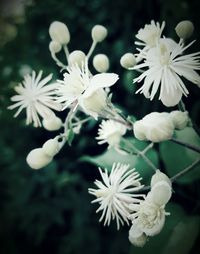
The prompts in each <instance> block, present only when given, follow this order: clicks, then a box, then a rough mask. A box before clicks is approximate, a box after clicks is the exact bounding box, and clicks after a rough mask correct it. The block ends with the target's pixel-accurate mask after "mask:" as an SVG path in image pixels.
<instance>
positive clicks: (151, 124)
mask: <svg viewBox="0 0 200 254" xmlns="http://www.w3.org/2000/svg"><path fill="white" fill-rule="evenodd" d="M133 131H134V135H135V137H136V138H137V139H139V140H149V141H152V142H161V141H165V140H168V139H170V138H171V137H172V135H173V133H174V124H173V121H172V119H171V118H170V117H169V114H168V113H165V112H163V113H158V112H152V113H150V114H148V115H146V116H145V117H143V118H142V119H141V120H139V121H136V122H135V123H134V125H133Z"/></svg>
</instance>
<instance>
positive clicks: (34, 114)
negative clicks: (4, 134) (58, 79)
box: [8, 71, 61, 127]
mask: <svg viewBox="0 0 200 254" xmlns="http://www.w3.org/2000/svg"><path fill="white" fill-rule="evenodd" d="M41 77H42V71H40V72H39V74H38V75H37V76H36V73H35V71H33V72H32V74H31V75H30V74H27V75H26V76H25V77H24V80H23V82H22V83H20V84H19V85H18V86H16V87H15V91H16V92H17V93H18V95H14V96H13V97H11V101H13V102H15V103H14V104H13V105H11V106H9V107H8V109H15V108H18V110H17V112H16V113H15V115H14V117H17V116H18V115H19V114H20V112H21V111H22V110H23V109H25V110H26V124H30V123H32V122H33V124H34V126H35V127H38V126H41V121H40V118H39V116H41V117H42V118H43V119H50V118H51V117H54V116H55V114H54V112H53V111H52V110H51V109H54V110H57V111H59V110H61V105H60V104H59V103H58V102H56V101H55V99H54V98H55V97H54V95H55V88H56V86H55V84H49V85H47V83H48V82H49V81H50V80H51V79H52V74H50V75H48V76H47V77H45V78H44V79H41Z"/></svg>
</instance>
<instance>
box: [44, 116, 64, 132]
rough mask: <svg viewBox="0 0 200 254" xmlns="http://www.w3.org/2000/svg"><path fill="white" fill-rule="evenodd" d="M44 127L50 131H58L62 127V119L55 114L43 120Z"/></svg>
mask: <svg viewBox="0 0 200 254" xmlns="http://www.w3.org/2000/svg"><path fill="white" fill-rule="evenodd" d="M42 124H43V126H44V128H45V129H46V130H48V131H56V130H59V129H60V128H61V127H62V124H63V123H62V121H61V119H60V118H59V117H57V116H54V117H51V118H47V119H44V120H43V122H42Z"/></svg>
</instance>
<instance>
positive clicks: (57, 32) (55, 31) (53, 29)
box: [49, 21, 70, 45]
mask: <svg viewBox="0 0 200 254" xmlns="http://www.w3.org/2000/svg"><path fill="white" fill-rule="evenodd" d="M49 35H50V37H51V39H52V41H56V42H58V43H60V44H61V45H65V44H68V43H69V41H70V34H69V30H68V28H67V26H66V25H65V24H64V23H62V22H60V21H54V22H52V23H51V25H50V27H49Z"/></svg>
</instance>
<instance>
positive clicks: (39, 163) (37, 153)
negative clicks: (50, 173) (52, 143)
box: [26, 148, 53, 169]
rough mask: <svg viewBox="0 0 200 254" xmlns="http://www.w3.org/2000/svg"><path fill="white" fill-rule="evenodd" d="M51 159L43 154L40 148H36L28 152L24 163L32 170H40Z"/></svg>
mask: <svg viewBox="0 0 200 254" xmlns="http://www.w3.org/2000/svg"><path fill="white" fill-rule="evenodd" d="M52 159H53V157H52V156H49V155H48V154H46V153H45V151H44V150H43V149H42V148H36V149H33V150H31V151H30V153H29V154H28V155H27V157H26V162H27V163H28V165H29V167H31V168H32V169H41V168H43V167H45V166H47V165H48V164H49V163H50V162H51V161H52Z"/></svg>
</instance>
